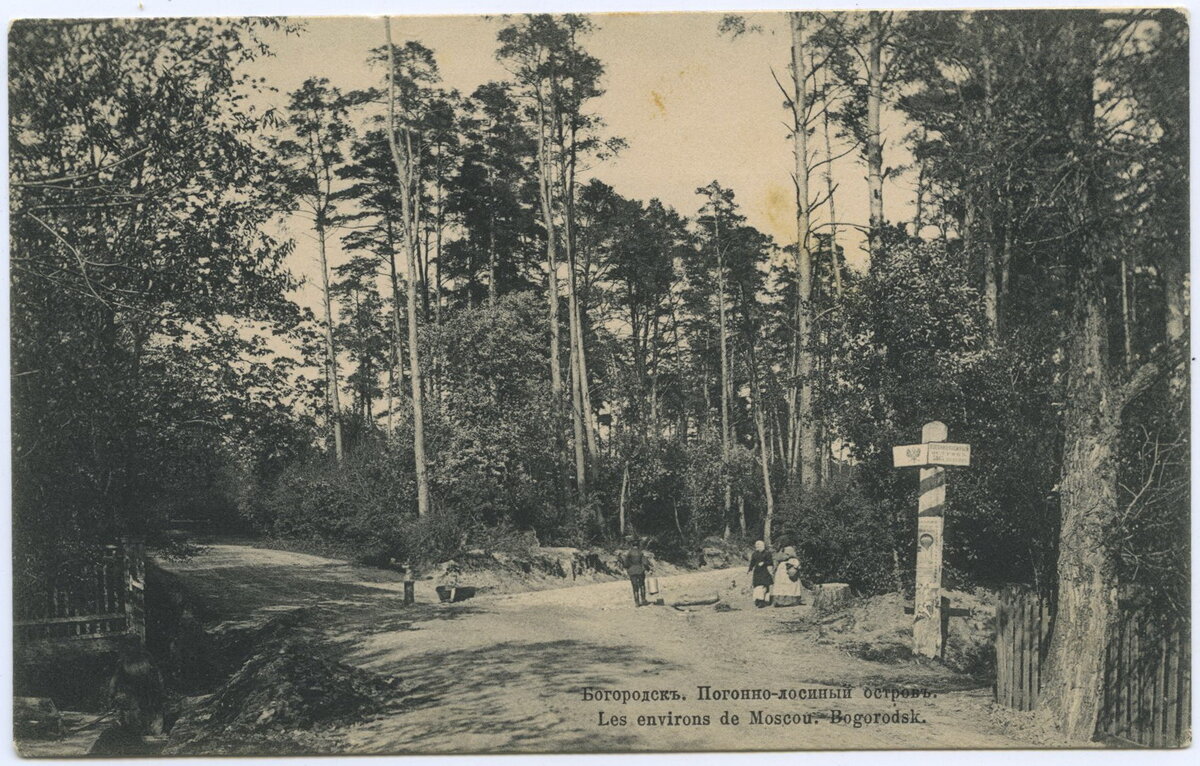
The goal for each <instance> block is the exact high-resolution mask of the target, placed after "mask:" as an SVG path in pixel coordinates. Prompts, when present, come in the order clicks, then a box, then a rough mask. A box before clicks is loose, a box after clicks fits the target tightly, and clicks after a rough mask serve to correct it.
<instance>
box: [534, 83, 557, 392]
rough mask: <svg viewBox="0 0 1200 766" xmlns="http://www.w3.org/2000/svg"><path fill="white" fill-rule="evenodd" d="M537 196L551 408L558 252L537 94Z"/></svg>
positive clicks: (554, 381)
mask: <svg viewBox="0 0 1200 766" xmlns="http://www.w3.org/2000/svg"><path fill="white" fill-rule="evenodd" d="M538 100H539V103H538V111H537V114H538V125H537V152H538V196H539V197H540V198H541V205H542V224H543V225H544V226H545V227H546V272H547V273H546V296H547V301H548V302H549V304H550V389H551V391H552V392H553V394H554V402H555V405H554V406H555V408H558V407H560V406H561V405H560V404H559V402H561V401H562V391H563V384H562V369H561V368H560V366H559V359H558V357H559V351H558V348H559V343H558V332H559V331H558V253H557V250H556V249H555V241H554V240H555V230H554V213H553V211H552V207H553V204H552V200H551V190H550V158H549V156H547V153H546V152H547V150H546V136H545V131H546V115H545V107H544V106H543V105H542V103H541V96H540V94H539V96H538Z"/></svg>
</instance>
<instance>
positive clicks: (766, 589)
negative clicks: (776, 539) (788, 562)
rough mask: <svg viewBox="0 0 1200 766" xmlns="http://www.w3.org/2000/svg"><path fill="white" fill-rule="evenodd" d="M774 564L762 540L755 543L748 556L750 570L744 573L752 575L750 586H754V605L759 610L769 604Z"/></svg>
mask: <svg viewBox="0 0 1200 766" xmlns="http://www.w3.org/2000/svg"><path fill="white" fill-rule="evenodd" d="M774 563H775V562H774V561H772V559H771V554H770V552H768V551H767V546H766V543H764V542H763V541H762V540H758V541H756V542H755V543H754V553H751V554H750V568H749V569H748V570H746V571H748V572H750V573H751V574H752V575H753V577H752V578H751V581H750V584H751V585H753V586H754V605H755V606H757V607H758V608H760V609H761V608H762V607H764V606H767V605H768V604H770V603H771V583H772V582H773V581H774V578H773V577H772V576H771V573H772V572H773V571H774V567H773V565H774Z"/></svg>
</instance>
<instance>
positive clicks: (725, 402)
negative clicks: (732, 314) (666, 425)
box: [713, 211, 733, 518]
mask: <svg viewBox="0 0 1200 766" xmlns="http://www.w3.org/2000/svg"><path fill="white" fill-rule="evenodd" d="M713 231H714V240H713V242H714V245H715V246H716V249H717V317H718V322H719V324H720V336H721V462H722V465H721V478H722V481H723V482H724V484H725V518H729V513H730V510H731V509H730V502H731V499H732V495H733V490H732V488H731V486H730V481H729V352H728V344H727V339H728V338H727V326H726V323H725V260H724V258H723V256H722V253H721V224H720V221H719V218H718V213H717V212H716V211H714V213H713Z"/></svg>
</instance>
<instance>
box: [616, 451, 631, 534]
mask: <svg viewBox="0 0 1200 766" xmlns="http://www.w3.org/2000/svg"><path fill="white" fill-rule="evenodd" d="M628 492H629V463H626V464H625V466H624V468H622V469H621V498H620V500H619V501H618V503H617V530H618V534H620V536H621V537H625V498H626V497H628Z"/></svg>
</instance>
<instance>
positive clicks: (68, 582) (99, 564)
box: [13, 543, 146, 641]
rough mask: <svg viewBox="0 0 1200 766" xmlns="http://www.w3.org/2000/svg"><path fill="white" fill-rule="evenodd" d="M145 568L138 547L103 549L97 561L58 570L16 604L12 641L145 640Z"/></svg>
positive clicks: (93, 560) (70, 565) (141, 553)
mask: <svg viewBox="0 0 1200 766" xmlns="http://www.w3.org/2000/svg"><path fill="white" fill-rule="evenodd" d="M145 583H146V563H145V554H144V551H143V549H142V546H141V545H140V544H137V543H127V544H125V545H122V546H108V547H106V548H105V549H104V550H103V551H102V552H101V553H100V554H99V555H98V556H96V557H93V558H90V559H88V560H85V561H79V562H74V563H71V564H68V565H65V566H63V567H61V568H60V569H59V570H58V572H56V573H55V575H54V576H53V577H51V578H48V579H47V581H45V582H44V583H41V584H40V585H39V587H37V588H36V589H33V590H32V591H27V592H24V593H22V594H21V596H20V597H18V598H16V599H15V604H14V607H15V614H14V617H15V619H14V621H13V627H14V637H15V638H16V639H17V640H18V641H21V640H23V641H37V640H46V639H87V638H114V637H117V636H122V635H133V636H136V637H137V638H138V639H140V640H145V637H146V615H145V588H146V585H145Z"/></svg>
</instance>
